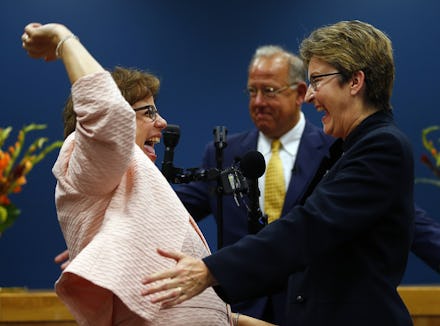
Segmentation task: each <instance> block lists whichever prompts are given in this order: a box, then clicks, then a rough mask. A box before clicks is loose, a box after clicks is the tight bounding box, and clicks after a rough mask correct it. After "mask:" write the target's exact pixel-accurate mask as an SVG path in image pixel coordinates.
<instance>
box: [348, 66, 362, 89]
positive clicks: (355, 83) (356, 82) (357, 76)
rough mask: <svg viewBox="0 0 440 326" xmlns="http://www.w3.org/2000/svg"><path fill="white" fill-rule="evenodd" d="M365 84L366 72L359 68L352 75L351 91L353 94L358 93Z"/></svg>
mask: <svg viewBox="0 0 440 326" xmlns="http://www.w3.org/2000/svg"><path fill="white" fill-rule="evenodd" d="M364 84H365V73H364V72H363V71H362V70H358V71H356V72H354V73H353V75H352V76H351V86H350V89H351V92H352V94H356V93H358V92H359V91H360V90H361V89H362V88H363V87H364Z"/></svg>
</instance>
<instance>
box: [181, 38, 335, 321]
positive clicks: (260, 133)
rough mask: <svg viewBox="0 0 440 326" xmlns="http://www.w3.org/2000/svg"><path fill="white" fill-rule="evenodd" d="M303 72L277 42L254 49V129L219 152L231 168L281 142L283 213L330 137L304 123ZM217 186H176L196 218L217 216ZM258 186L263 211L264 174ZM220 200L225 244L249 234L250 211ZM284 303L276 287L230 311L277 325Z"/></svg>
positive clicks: (209, 164)
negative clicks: (251, 152) (238, 160)
mask: <svg viewBox="0 0 440 326" xmlns="http://www.w3.org/2000/svg"><path fill="white" fill-rule="evenodd" d="M305 74H306V71H305V68H304V65H303V63H302V61H301V60H300V59H299V58H298V57H297V56H295V55H293V54H292V53H289V52H287V51H285V50H284V49H282V48H280V47H276V46H264V47H260V48H258V49H257V51H256V52H255V54H254V57H253V58H252V60H251V63H250V65H249V71H248V85H247V87H248V89H247V90H248V93H249V112H250V116H251V119H252V121H253V122H254V124H255V126H256V129H254V130H252V131H248V132H243V133H240V134H235V135H232V136H230V137H228V139H227V146H226V147H225V148H224V150H223V166H224V167H228V166H231V165H232V164H233V163H234V161H235V160H236V159H237V158H241V157H243V155H244V154H245V153H247V152H249V151H251V150H256V149H257V150H259V151H260V152H261V153H262V154H263V155H264V156H265V160H266V162H267V161H268V160H269V158H270V141H271V139H278V138H279V139H280V140H281V142H282V149H281V153H280V155H281V159H282V161H283V165H284V166H285V167H286V168H285V169H284V170H285V171H284V172H285V179H286V181H287V182H286V196H285V198H286V200H285V202H284V205H283V208H282V213H281V215H282V214H283V213H285V212H288V211H289V210H290V209H292V207H293V206H295V205H296V204H297V203H298V202H299V200H300V198H301V197H302V196H303V194H304V192H305V190H306V189H307V187H308V185H309V183H310V182H311V180H312V179H313V176H314V175H315V173H316V171H317V169H318V166H319V163H320V161H321V159H322V158H323V157H324V156H325V155H326V154H327V153H328V148H329V146H330V145H331V144H332V143H333V141H334V140H333V138H331V137H328V136H326V135H325V134H324V133H323V132H322V130H321V128H318V127H316V126H314V125H313V124H311V123H310V122H308V121H307V120H306V119H305V118H304V115H303V113H302V112H301V105H302V103H303V101H304V96H305V94H306V91H307V86H306V83H305ZM203 167H204V168H213V167H216V149H215V146H214V144H212V143H211V144H209V145H208V146H207V148H206V151H205V154H204V157H203ZM289 180H290V181H289ZM216 186H217V183H216V181H213V182H209V183H208V182H193V183H189V184H185V185H178V186H176V187H175V190H176V192H177V195H178V196H179V197H180V199H181V200H182V202H183V203H184V205H185V206H186V207H187V209H188V210H189V211H190V213H191V215H192V216H193V217H194V218H195V219H196V220H200V219H202V218H204V217H206V216H208V215H209V214H215V215H216V218H217V219H218V214H217V196H216V194H215V189H216ZM259 189H260V191H261V194H262V195H261V197H260V198H261V200H260V202H261V203H260V206H261V208H262V210H264V201H263V198H264V193H265V191H264V189H265V188H264V176H262V177H261V178H259ZM222 201H223V216H222V217H223V225H222V226H221V227H222V229H223V232H222V234H223V239H221V240H222V243H223V245H224V246H227V245H230V244H233V243H235V242H236V241H238V240H239V239H241V238H242V237H243V236H245V235H246V234H248V217H249V215H248V211H247V208H246V207H245V205H240V206H237V203H236V202H235V200H234V198H232V196H224V197H223V200H222ZM278 217H279V216H278ZM284 302H285V291H284V288H280V292H278V293H274V294H273V295H269V296H266V297H262V298H259V299H257V300H251V301H246V302H243V303H240V304H237V305H233V306H232V310H233V311H238V312H241V313H243V314H246V315H251V316H253V317H256V318H259V319H263V320H266V321H269V322H274V323H280V322H281V320H282V317H283V316H284V310H285V309H284V306H285V303H284Z"/></svg>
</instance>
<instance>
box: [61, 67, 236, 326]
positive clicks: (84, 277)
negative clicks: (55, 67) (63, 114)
mask: <svg viewBox="0 0 440 326" xmlns="http://www.w3.org/2000/svg"><path fill="white" fill-rule="evenodd" d="M72 98H73V102H74V108H75V112H76V114H77V125H76V131H75V132H74V133H72V134H71V135H70V136H69V137H68V138H67V139H66V141H65V143H64V145H63V147H62V148H61V151H60V154H59V157H58V159H57V161H56V163H55V165H54V167H53V173H54V175H55V177H56V178H57V186H56V192H55V200H56V207H57V212H58V219H59V222H60V225H61V229H62V231H63V234H64V237H65V240H66V243H67V247H68V250H69V254H70V259H71V262H70V264H69V265H68V267H67V269H66V270H64V271H63V273H62V274H61V276H60V278H59V279H58V280H57V282H56V285H55V289H56V292H57V294H58V296H59V297H60V298H61V299H62V301H63V302H64V303H65V304H66V305H67V306H68V308H69V309H70V311H71V313H72V314H73V316H74V317H75V318H76V320H77V322H78V323H79V324H80V325H93V326H99V325H167V326H170V325H192V326H194V325H204V326H206V325H215V326H218V325H229V324H230V311H229V307H228V306H227V305H226V304H225V303H224V302H223V301H222V300H221V299H220V298H219V297H218V296H217V295H216V294H215V292H214V291H213V290H212V289H211V288H209V289H207V290H206V291H204V292H203V293H202V294H201V295H199V296H197V297H195V298H193V299H191V300H188V301H186V302H184V303H182V304H180V305H178V306H176V307H175V308H171V309H166V310H161V309H160V305H158V304H152V303H151V302H150V300H149V298H148V297H143V296H141V289H142V286H143V285H142V283H141V279H142V277H143V276H145V275H147V274H150V273H152V272H155V271H159V270H163V269H166V268H170V267H171V266H172V265H174V264H175V262H174V261H172V260H169V259H165V258H162V257H160V256H159V255H158V254H157V253H156V248H158V247H160V248H164V249H171V250H178V251H183V252H185V253H187V254H190V255H192V256H196V257H204V256H206V255H208V254H209V249H208V246H207V244H206V241H205V239H204V237H203V235H202V234H201V232H200V230H199V229H198V227H197V225H196V224H195V222H194V221H193V219H192V218H191V216H190V215H189V213H188V212H187V211H186V210H185V208H184V206H183V205H182V203H181V202H180V201H179V199H178V197H177V196H176V194H175V193H174V191H173V190H172V188H171V187H170V185H169V184H168V182H167V181H166V179H165V178H164V177H163V176H162V174H161V172H160V171H159V170H158V169H157V167H156V166H155V165H154V164H153V162H151V160H150V159H149V158H148V157H147V156H146V155H145V154H144V153H143V152H142V150H141V149H140V148H139V147H138V146H137V145H136V144H135V129H136V123H135V113H134V111H133V109H132V108H131V106H130V105H129V104H128V103H127V102H126V101H125V100H124V98H123V97H122V95H121V94H120V92H119V90H118V88H117V86H116V85H115V83H114V81H113V79H112V77H111V75H110V74H109V73H108V72H101V73H96V74H92V75H88V76H85V77H83V78H81V79H80V80H78V81H77V82H76V83H75V84H74V85H73V86H72Z"/></svg>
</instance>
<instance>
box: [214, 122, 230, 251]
mask: <svg viewBox="0 0 440 326" xmlns="http://www.w3.org/2000/svg"><path fill="white" fill-rule="evenodd" d="M213 133H214V145H215V149H216V151H215V160H216V162H217V169H218V170H219V171H221V170H222V167H223V149H224V148H225V147H226V146H227V143H226V134H227V133H228V131H227V130H226V127H224V126H217V127H215V128H214V130H213ZM222 247H223V186H222V182H221V179H220V177H219V178H217V248H218V249H220V248H222Z"/></svg>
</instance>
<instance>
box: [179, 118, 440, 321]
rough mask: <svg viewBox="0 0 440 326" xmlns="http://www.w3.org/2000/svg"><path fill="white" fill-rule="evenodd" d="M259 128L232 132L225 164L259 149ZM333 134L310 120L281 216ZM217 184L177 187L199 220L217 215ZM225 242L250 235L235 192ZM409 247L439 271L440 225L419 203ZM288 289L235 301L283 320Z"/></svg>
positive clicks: (238, 307)
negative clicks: (265, 311)
mask: <svg viewBox="0 0 440 326" xmlns="http://www.w3.org/2000/svg"><path fill="white" fill-rule="evenodd" d="M257 140H258V131H257V130H256V129H255V130H253V131H249V132H244V133H240V134H235V135H231V136H230V137H229V138H228V139H227V146H226V148H225V149H224V152H223V153H224V157H223V160H224V162H223V166H224V167H225V168H226V167H229V166H231V165H232V164H233V163H234V160H235V159H236V158H238V157H242V156H243V155H244V154H245V153H246V152H248V151H250V150H255V149H256V148H257ZM333 142H334V139H333V138H330V137H329V136H326V135H324V134H323V132H322V130H321V128H318V127H316V126H314V125H312V124H311V123H308V122H307V123H306V127H305V130H304V134H303V137H302V139H301V146H300V148H299V152H298V156H297V162H296V166H295V167H294V169H293V173H292V179H291V182H290V184H289V187H288V192H287V194H286V200H285V203H284V208H283V214H284V213H286V212H288V211H289V210H291V209H292V208H293V207H294V206H295V205H296V204H298V203H299V201H300V199H301V197H303V196H304V195H305V193H304V192H305V189H307V187H308V186H309V184H310V182H311V180H312V178H313V174H314V173H316V172H317V169H318V165H319V162H320V161H321V160H322V158H323V157H325V155H327V154H328V148H329V146H330V145H331V144H332V143H333ZM202 166H203V167H204V168H213V167H216V161H215V147H214V144H213V143H212V142H211V143H210V144H208V145H207V147H206V150H205V154H204V158H203V165H202ZM216 186H217V184H216V183H215V182H211V183H207V182H192V183H190V184H185V185H178V186H176V187H175V189H176V191H177V194H178V195H179V197H180V199H181V200H182V201H183V203H184V204H185V206H186V207H187V208H188V210H189V211H190V213H191V214H192V216H193V217H194V218H195V219H196V220H200V219H202V218H204V217H206V216H208V215H210V214H213V215H214V216H216V215H217V200H216V194H215V188H216ZM223 205H224V207H223V219H224V223H223V243H224V245H230V244H233V243H235V242H236V241H238V240H239V239H241V238H242V237H243V236H245V235H246V234H248V232H247V231H248V230H247V211H246V209H245V207H244V206H243V205H241V206H240V207H238V206H237V205H236V203H235V201H234V200H233V198H232V197H231V196H225V197H224V198H223ZM411 250H412V251H413V252H414V253H415V254H416V255H417V256H418V257H419V258H421V259H422V260H423V261H425V263H427V264H428V265H429V266H431V267H432V268H433V269H435V270H436V271H438V272H440V223H439V222H436V221H435V220H433V219H432V218H430V217H429V216H427V214H426V212H425V211H423V210H422V209H421V208H420V207H418V206H416V218H415V232H414V241H413V243H412V248H411ZM285 301H286V300H285V291H281V292H280V293H277V294H276V295H268V296H264V297H261V298H259V299H254V300H248V301H246V302H242V303H240V304H235V305H233V309H234V311H240V312H242V313H245V314H247V315H250V316H254V317H256V318H261V317H262V316H263V311H264V310H265V309H272V311H273V314H274V318H273V319H272V320H271V321H272V322H275V323H277V324H281V322H282V321H283V317H284V311H285Z"/></svg>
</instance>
